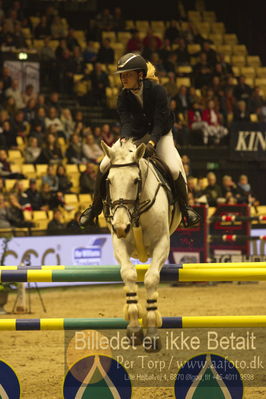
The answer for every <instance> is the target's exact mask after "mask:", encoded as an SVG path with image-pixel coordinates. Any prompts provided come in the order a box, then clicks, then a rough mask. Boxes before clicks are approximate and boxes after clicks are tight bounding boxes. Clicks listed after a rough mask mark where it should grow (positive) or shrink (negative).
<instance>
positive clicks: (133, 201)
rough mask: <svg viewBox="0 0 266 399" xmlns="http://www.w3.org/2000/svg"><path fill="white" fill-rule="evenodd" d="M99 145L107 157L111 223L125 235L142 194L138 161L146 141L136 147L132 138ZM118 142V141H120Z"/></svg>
mask: <svg viewBox="0 0 266 399" xmlns="http://www.w3.org/2000/svg"><path fill="white" fill-rule="evenodd" d="M119 143H120V145H115V146H114V147H112V148H111V147H109V146H108V145H106V144H105V143H104V142H102V143H101V144H102V148H103V151H104V153H105V155H107V157H108V158H109V159H110V162H111V166H110V171H109V174H108V179H107V204H108V205H109V208H110V214H111V224H112V228H113V231H114V233H115V234H116V235H117V237H118V238H122V237H126V235H127V234H128V232H129V231H130V226H131V223H132V222H134V218H135V216H136V212H137V210H138V205H139V198H140V194H141V171H140V167H139V160H140V159H141V158H142V157H143V155H144V152H145V144H141V145H139V146H138V147H136V146H135V144H133V142H132V141H131V140H127V141H125V142H121V141H120V142H119ZM119 143H118V144H119Z"/></svg>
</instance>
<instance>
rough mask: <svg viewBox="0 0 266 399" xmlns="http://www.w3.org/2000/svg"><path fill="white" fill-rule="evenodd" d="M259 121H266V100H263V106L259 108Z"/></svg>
mask: <svg viewBox="0 0 266 399" xmlns="http://www.w3.org/2000/svg"><path fill="white" fill-rule="evenodd" d="M258 119H259V122H266V100H264V101H263V103H262V106H261V107H260V108H259V109H258Z"/></svg>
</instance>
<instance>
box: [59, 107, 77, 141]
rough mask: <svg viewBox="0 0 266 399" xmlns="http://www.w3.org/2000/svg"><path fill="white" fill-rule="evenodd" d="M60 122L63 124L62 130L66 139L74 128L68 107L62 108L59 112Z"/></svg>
mask: <svg viewBox="0 0 266 399" xmlns="http://www.w3.org/2000/svg"><path fill="white" fill-rule="evenodd" d="M60 119H61V122H62V125H63V129H62V130H63V132H64V135H65V137H66V139H67V140H69V138H70V137H71V136H72V134H73V132H74V128H75V122H74V120H73V117H72V113H71V111H70V109H69V108H63V109H62V112H61V117H60Z"/></svg>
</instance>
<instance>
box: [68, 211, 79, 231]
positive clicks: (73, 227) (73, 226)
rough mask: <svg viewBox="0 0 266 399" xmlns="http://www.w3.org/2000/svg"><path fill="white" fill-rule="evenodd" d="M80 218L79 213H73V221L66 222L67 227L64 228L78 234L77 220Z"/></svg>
mask: <svg viewBox="0 0 266 399" xmlns="http://www.w3.org/2000/svg"><path fill="white" fill-rule="evenodd" d="M80 216H81V211H77V212H75V215H74V219H72V220H70V221H69V222H68V224H67V226H66V227H67V229H70V230H72V231H73V232H74V231H76V232H80V226H79V219H80Z"/></svg>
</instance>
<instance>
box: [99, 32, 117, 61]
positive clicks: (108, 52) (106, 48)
mask: <svg viewBox="0 0 266 399" xmlns="http://www.w3.org/2000/svg"><path fill="white" fill-rule="evenodd" d="M97 62H100V63H101V64H114V62H115V52H114V49H113V48H112V46H111V40H110V39H109V37H107V38H106V39H104V40H103V41H102V45H101V47H100V48H99V51H98V53H97Z"/></svg>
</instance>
